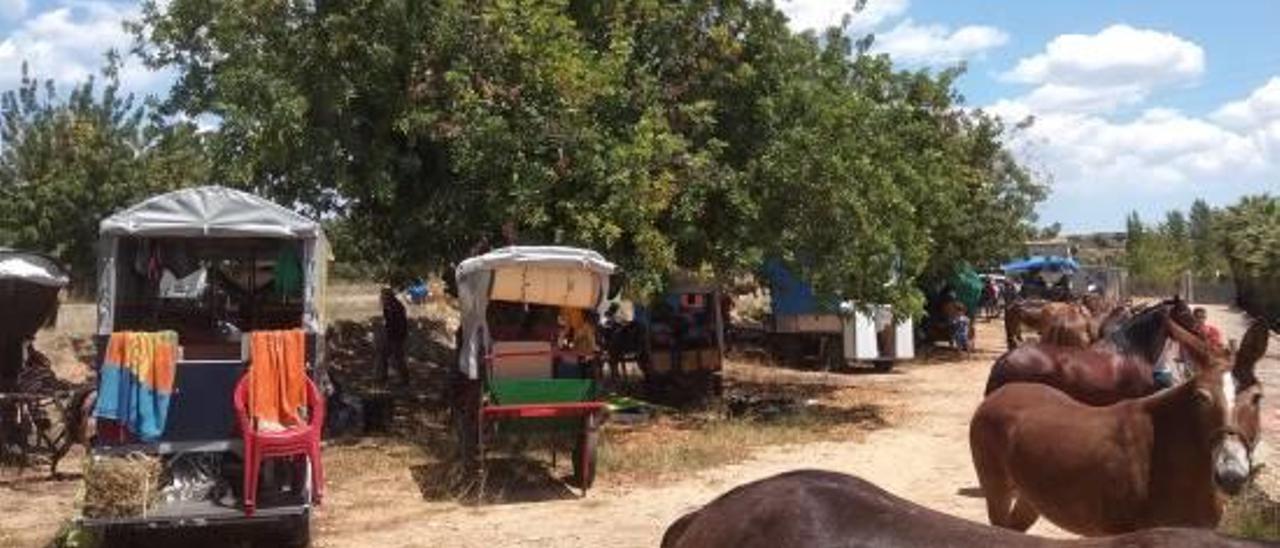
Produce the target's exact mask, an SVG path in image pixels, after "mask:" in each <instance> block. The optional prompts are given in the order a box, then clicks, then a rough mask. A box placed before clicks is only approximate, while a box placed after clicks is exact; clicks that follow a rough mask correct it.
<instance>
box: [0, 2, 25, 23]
mask: <svg viewBox="0 0 1280 548" xmlns="http://www.w3.org/2000/svg"><path fill="white" fill-rule="evenodd" d="M26 15H27V0H0V19H8V20H10V21H17V20H19V19H22V18H23V17H24V16H26Z"/></svg>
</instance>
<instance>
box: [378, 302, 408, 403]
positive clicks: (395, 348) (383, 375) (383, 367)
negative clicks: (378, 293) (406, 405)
mask: <svg viewBox="0 0 1280 548" xmlns="http://www.w3.org/2000/svg"><path fill="white" fill-rule="evenodd" d="M382 325H383V342H382V354H381V356H379V358H378V381H379V382H386V381H387V369H388V366H389V365H394V366H395V368H396V371H398V372H399V375H400V377H401V379H403V380H404V383H405V384H406V385H408V384H409V366H408V364H406V363H405V357H404V343H405V339H406V338H408V336H409V319H408V317H407V316H406V315H405V310H404V305H403V304H401V303H400V299H398V298H396V293H395V291H393V290H392V289H391V288H390V287H386V288H383V289H382ZM389 362H390V363H389Z"/></svg>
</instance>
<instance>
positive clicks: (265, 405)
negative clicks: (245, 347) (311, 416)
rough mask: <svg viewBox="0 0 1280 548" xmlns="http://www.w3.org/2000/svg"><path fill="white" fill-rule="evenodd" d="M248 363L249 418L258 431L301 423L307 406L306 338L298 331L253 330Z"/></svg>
mask: <svg viewBox="0 0 1280 548" xmlns="http://www.w3.org/2000/svg"><path fill="white" fill-rule="evenodd" d="M251 336H252V339H251V340H250V342H251V344H252V345H253V346H252V348H251V355H250V362H249V402H248V406H249V416H250V417H251V418H253V419H254V420H255V422H256V423H257V426H258V429H259V430H267V431H271V430H280V429H283V428H288V427H290V426H294V425H297V424H300V423H301V422H302V419H301V416H300V413H299V410H300V409H301V408H302V407H303V406H305V405H306V403H307V384H306V383H307V380H306V379H307V378H306V371H305V370H304V365H303V362H304V361H305V360H306V335H304V334H303V333H302V331H301V330H298V329H293V330H286V331H255V332H253V333H252V334H251Z"/></svg>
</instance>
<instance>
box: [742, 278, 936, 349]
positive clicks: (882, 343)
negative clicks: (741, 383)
mask: <svg viewBox="0 0 1280 548" xmlns="http://www.w3.org/2000/svg"><path fill="white" fill-rule="evenodd" d="M764 274H765V277H766V279H767V280H768V282H769V297H770V308H769V310H770V314H769V318H768V319H767V321H766V322H765V332H766V344H767V346H768V348H769V349H770V352H771V353H772V354H773V355H774V356H775V357H776V358H778V359H783V360H788V361H801V360H806V359H816V360H817V362H818V363H819V364H821V366H822V367H823V368H824V369H837V368H841V367H845V366H848V365H854V364H870V365H871V366H872V367H874V368H875V369H877V370H879V371H889V370H891V369H893V364H894V362H896V361H899V360H908V359H911V358H914V357H915V333H914V328H913V326H912V322H911V319H910V318H903V317H900V316H898V315H896V314H894V311H893V309H892V308H891V307H889V306H887V305H872V306H869V307H860V306H858V303H854V302H850V301H842V300H840V299H837V298H834V297H822V296H817V295H815V294H814V292H813V288H812V287H811V286H810V285H809V284H807V283H805V282H803V281H802V280H800V279H799V278H797V277H796V276H795V275H794V274H792V273H791V272H790V271H788V270H787V269H786V268H785V267H784V266H783V265H782V264H781V263H780V262H778V261H769V262H768V263H767V264H766V267H765V272H764Z"/></svg>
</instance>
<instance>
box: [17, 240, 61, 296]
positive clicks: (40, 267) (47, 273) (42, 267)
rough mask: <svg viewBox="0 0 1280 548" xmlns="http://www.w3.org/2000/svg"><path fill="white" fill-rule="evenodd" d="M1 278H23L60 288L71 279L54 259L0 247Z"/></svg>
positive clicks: (22, 279) (23, 279)
mask: <svg viewBox="0 0 1280 548" xmlns="http://www.w3.org/2000/svg"><path fill="white" fill-rule="evenodd" d="M0 280H21V281H24V282H30V283H34V284H39V285H43V286H48V287H59V288H60V287H63V286H66V285H67V282H69V281H70V280H69V278H68V277H67V273H66V272H65V271H63V270H62V267H60V266H58V264H57V263H56V262H54V261H53V260H52V259H49V258H48V257H44V256H42V255H38V254H35V253H24V252H21V251H14V250H12V249H7V248H0Z"/></svg>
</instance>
